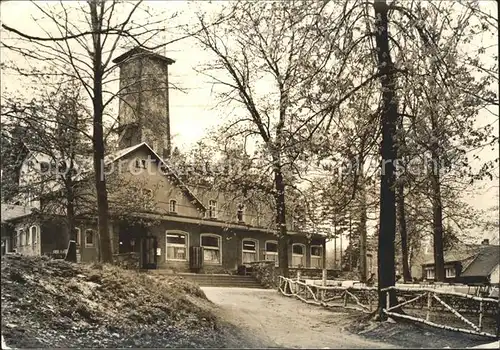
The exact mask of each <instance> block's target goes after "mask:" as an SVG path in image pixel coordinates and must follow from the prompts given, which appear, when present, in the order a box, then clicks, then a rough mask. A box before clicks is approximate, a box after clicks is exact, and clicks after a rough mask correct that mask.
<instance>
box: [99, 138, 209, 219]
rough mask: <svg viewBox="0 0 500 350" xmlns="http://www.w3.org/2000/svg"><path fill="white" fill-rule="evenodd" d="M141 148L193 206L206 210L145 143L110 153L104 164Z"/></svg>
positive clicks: (177, 176) (168, 166)
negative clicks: (153, 157) (144, 149)
mask: <svg viewBox="0 0 500 350" xmlns="http://www.w3.org/2000/svg"><path fill="white" fill-rule="evenodd" d="M141 147H146V148H147V149H148V150H149V152H150V153H152V154H153V155H154V156H155V158H156V159H157V160H158V162H159V166H160V167H162V172H163V173H164V174H165V175H167V176H169V175H170V176H172V177H173V178H174V180H175V185H176V186H178V187H179V188H180V189H181V191H182V192H183V193H184V194H185V195H186V196H187V197H188V198H189V199H190V201H191V202H192V203H193V204H194V205H196V206H198V207H199V208H200V209H202V210H207V208H206V207H205V206H204V205H203V203H202V202H201V201H200V200H199V199H198V197H196V195H195V194H194V193H193V191H191V189H190V188H189V187H188V186H187V185H186V184H185V183H184V182H183V181H182V180H181V179H180V177H179V175H177V173H176V172H175V171H174V170H173V169H172V168H171V167H170V165H168V164H167V162H166V161H165V160H164V159H163V158H162V157H160V156H159V155H158V154H157V153H156V152H155V151H154V150H153V149H152V148H151V147H149V145H148V144H147V143H146V142H142V143H139V144H137V145H135V146H132V147H128V148H124V149H122V150H119V151H117V152H115V153H112V154H110V155H108V156H107V157H106V158H105V161H104V163H105V164H109V163H111V162H115V161H117V160H119V159H121V158H123V157H125V156H126V155H127V154H130V153H132V152H133V151H135V150H137V149H139V148H141Z"/></svg>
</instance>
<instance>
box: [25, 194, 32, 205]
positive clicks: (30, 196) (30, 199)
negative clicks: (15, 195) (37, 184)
mask: <svg viewBox="0 0 500 350" xmlns="http://www.w3.org/2000/svg"><path fill="white" fill-rule="evenodd" d="M32 202H33V196H32V194H31V191H28V194H27V195H26V205H27V206H28V207H30V206H31V203H32Z"/></svg>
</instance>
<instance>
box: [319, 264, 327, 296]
mask: <svg viewBox="0 0 500 350" xmlns="http://www.w3.org/2000/svg"><path fill="white" fill-rule="evenodd" d="M326 274H327V273H326V269H323V271H322V274H321V285H322V286H323V287H326ZM325 293H326V291H325V290H324V289H322V290H321V293H320V294H321V300H325Z"/></svg>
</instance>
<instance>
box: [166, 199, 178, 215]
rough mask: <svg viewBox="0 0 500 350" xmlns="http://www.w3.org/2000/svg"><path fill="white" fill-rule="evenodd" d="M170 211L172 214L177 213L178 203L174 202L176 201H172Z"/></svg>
mask: <svg viewBox="0 0 500 350" xmlns="http://www.w3.org/2000/svg"><path fill="white" fill-rule="evenodd" d="M168 211H169V212H171V213H177V201H176V200H174V199H171V200H170V204H169V209H168Z"/></svg>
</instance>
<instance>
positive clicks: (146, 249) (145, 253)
mask: <svg viewBox="0 0 500 350" xmlns="http://www.w3.org/2000/svg"><path fill="white" fill-rule="evenodd" d="M156 248H158V242H157V240H156V237H155V236H147V237H143V238H142V239H141V257H142V259H141V260H142V261H141V268H143V269H156V266H157V258H156Z"/></svg>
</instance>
